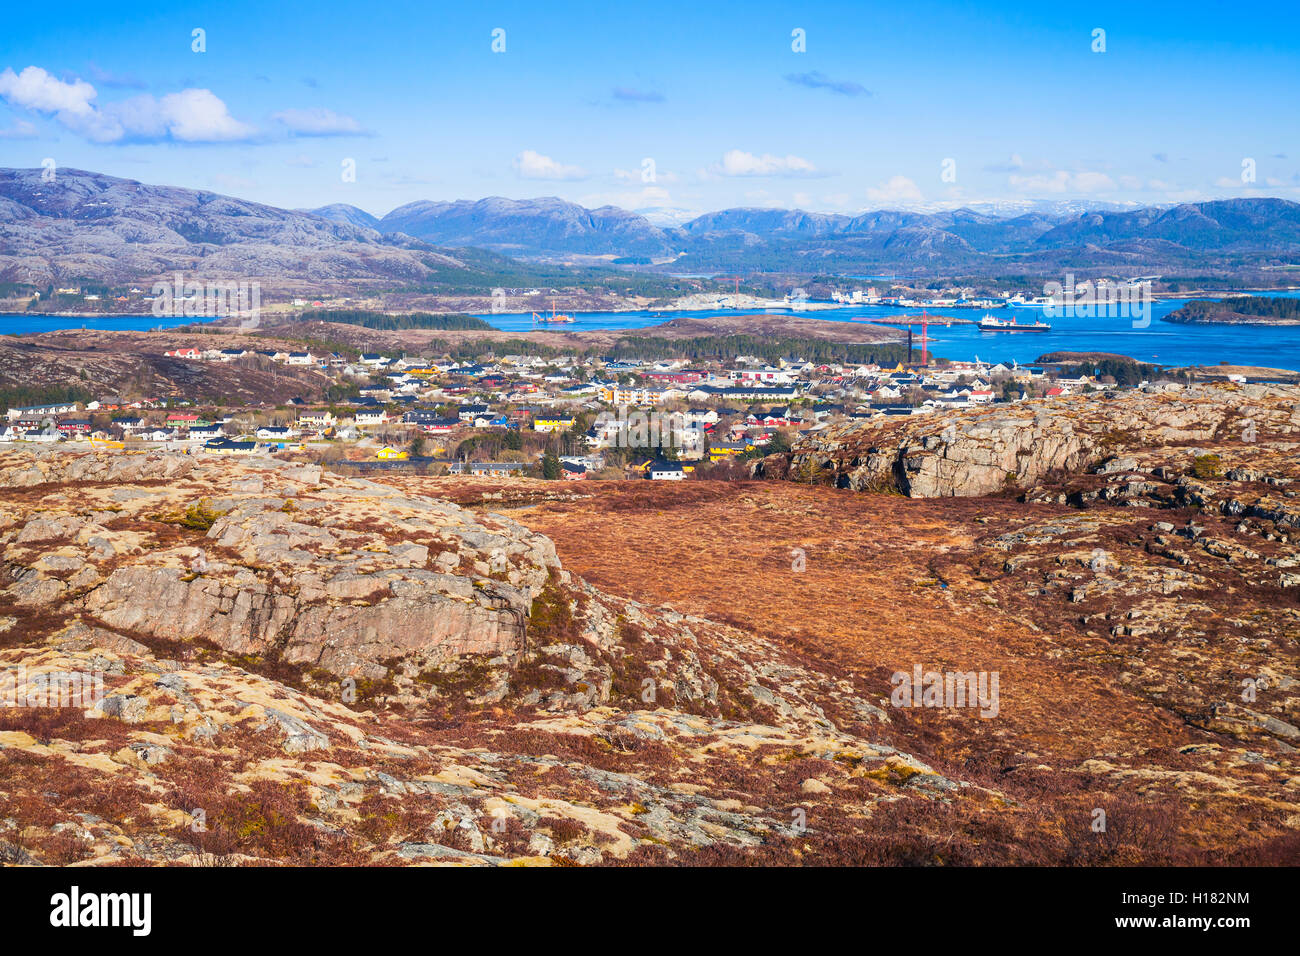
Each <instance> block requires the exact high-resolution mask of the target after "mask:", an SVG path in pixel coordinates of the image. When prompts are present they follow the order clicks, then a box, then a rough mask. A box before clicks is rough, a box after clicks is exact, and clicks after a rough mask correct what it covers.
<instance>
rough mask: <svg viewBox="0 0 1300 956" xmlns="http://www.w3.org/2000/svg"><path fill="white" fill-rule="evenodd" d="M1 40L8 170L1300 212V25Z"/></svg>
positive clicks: (1288, 19) (533, 30)
mask: <svg viewBox="0 0 1300 956" xmlns="http://www.w3.org/2000/svg"><path fill="white" fill-rule="evenodd" d="M466 6H470V7H471V8H470V9H465V7H466ZM4 17H5V23H4V30H3V35H2V36H0V165H3V166H25V167H33V166H39V165H40V164H41V162H42V160H44V159H46V158H47V157H48V158H51V159H53V160H55V162H56V163H57V164H58V165H59V166H66V167H78V168H85V169H93V170H96V171H100V172H105V173H110V174H113V175H118V176H124V177H128V178H132V179H139V180H142V181H145V182H152V183H164V184H168V185H176V186H185V187H190V188H201V189H211V190H215V191H218V192H223V193H229V194H232V195H237V196H241V197H244V198H248V199H254V200H258V201H262V202H268V203H272V204H275V205H281V206H290V207H312V206H319V205H323V204H325V203H331V202H348V203H352V204H354V205H357V206H360V207H361V208H363V209H366V210H367V211H369V212H372V213H375V214H383V213H385V212H387V211H389V210H390V209H393V208H395V207H396V206H399V205H401V204H402V203H406V202H410V201H412V200H416V199H464V198H469V199H477V198H480V197H482V196H489V195H502V196H510V197H515V198H522V197H529V196H542V195H558V196H562V197H564V198H566V199H570V200H574V201H577V202H581V203H583V204H584V205H588V206H594V205H601V204H604V203H613V204H616V205H620V206H624V207H626V208H631V209H652V210H657V213H656V215H658V216H660V217H665V218H667V217H672V216H678V217H682V216H686V215H689V214H693V213H699V212H703V211H707V210H711V209H720V208H725V207H728V206H737V205H751V206H781V207H795V206H798V207H802V208H805V209H810V210H817V211H828V212H848V213H853V212H858V211H860V210H863V209H871V208H895V207H904V206H910V207H920V208H926V207H929V206H937V205H954V204H962V203H975V202H987V201H1009V200H1025V199H1049V200H1071V199H1092V200H1108V201H1124V202H1140V203H1169V202H1176V201H1183V200H1200V199H1208V198H1220V197H1226V196H1242V195H1270V196H1283V197H1286V198H1291V199H1297V200H1300V122H1297V120H1298V119H1300V116H1298V115H1297V114H1298V113H1300V5H1297V4H1295V3H1294V2H1291V3H1271V2H1264V3H1255V4H1250V5H1244V4H1232V5H1229V4H1210V3H1196V2H1188V3H1180V4H1139V3H1132V2H1128V3H1105V2H1103V3H1096V2H1093V3H1071V2H1065V3H1055V4H1047V3H1044V4H1033V5H1029V4H1025V5H1021V4H1012V3H998V2H990V3H986V4H982V5H980V6H979V8H978V9H976V5H973V4H957V3H936V2H925V0H914V2H909V3H908V4H906V5H898V4H892V3H891V4H866V3H843V4H840V3H813V4H805V3H767V2H761V0H760V2H748V3H726V4H721V3H698V2H697V3H675V2H656V3H644V4H639V3H548V4H537V3H495V4H494V3H482V4H473V5H462V4H457V5H455V6H448V7H446V8H442V7H441V6H440V5H436V4H428V3H396V4H385V3H372V4H359V3H339V2H335V0H316V2H312V3H301V4H300V3H278V4H272V3H265V2H262V3H246V2H238V0H237V2H233V3H225V4H221V5H219V6H218V5H212V6H205V5H190V4H184V3H182V4H168V5H165V6H164V5H161V4H157V5H154V4H143V5H139V6H134V7H129V8H123V7H117V6H111V5H107V4H93V5H92V4H79V3H63V4H59V5H56V6H53V7H51V6H47V5H43V4H20V5H15V6H11V7H10V8H8V9H7V10H6V12H5V15H4ZM497 28H500V29H503V30H504V31H505V38H504V39H505V51H504V52H500V53H497V52H493V50H492V44H493V36H492V31H493V30H494V29H497ZM195 29H202V30H203V31H204V40H205V46H206V50H205V52H195V51H194V50H193V49H192V47H193V45H194V41H193V31H194V30H195ZM796 29H799V30H802V31H803V33H804V37H805V50H804V51H803V52H795V50H794V49H793V46H794V45H795V40H794V39H793V38H792V32H793V31H794V30H796ZM1097 29H1100V30H1104V31H1105V35H1104V43H1105V50H1104V52H1094V50H1093V47H1094V46H1095V45H1097V44H1096V40H1095V39H1094V30H1097ZM347 160H352V161H353V162H354V163H355V181H345V176H344V174H343V170H344V163H345V161H347ZM646 160H652V161H653V172H654V176H653V181H647V175H646V170H647V168H648V167H647V166H646ZM945 160H951V163H948V164H946V165H945ZM1246 160H1252V161H1253V166H1248V167H1247V171H1251V170H1253V175H1254V178H1253V181H1252V180H1249V178H1248V179H1247V181H1243V162H1245V161H1246ZM945 170H946V173H947V175H946V176H945Z"/></svg>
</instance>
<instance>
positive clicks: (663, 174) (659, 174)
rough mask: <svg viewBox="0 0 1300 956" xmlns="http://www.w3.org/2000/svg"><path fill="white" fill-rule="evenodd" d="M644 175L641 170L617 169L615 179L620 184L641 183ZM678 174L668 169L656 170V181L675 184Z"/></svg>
mask: <svg viewBox="0 0 1300 956" xmlns="http://www.w3.org/2000/svg"><path fill="white" fill-rule="evenodd" d="M642 176H643V173H642V171H641V170H639V169H616V170H614V179H616V180H617V181H618V182H620V183H639V182H644V180H643V179H642ZM677 178H678V177H677V174H676V173H674V172H672V171H670V170H667V169H656V170H655V179H654V181H655V182H657V183H669V184H672V183H675V182H677Z"/></svg>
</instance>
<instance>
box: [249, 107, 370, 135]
mask: <svg viewBox="0 0 1300 956" xmlns="http://www.w3.org/2000/svg"><path fill="white" fill-rule="evenodd" d="M271 119H273V120H275V121H277V122H278V123H280V124H282V125H283V126H285V127H286V128H287V129H288V130H289V131H290V132H292V133H295V134H297V135H298V136H357V135H360V134H361V133H364V132H365V130H363V129H362V128H361V124H360V123H358V122H357V121H356V120H355V119H353V118H352V117H351V116H345V115H344V114H342V113H336V112H334V111H333V110H327V109H324V108H322V107H316V108H315V109H309V110H280V112H278V113H272V114H271Z"/></svg>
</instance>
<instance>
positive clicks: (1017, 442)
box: [759, 385, 1300, 498]
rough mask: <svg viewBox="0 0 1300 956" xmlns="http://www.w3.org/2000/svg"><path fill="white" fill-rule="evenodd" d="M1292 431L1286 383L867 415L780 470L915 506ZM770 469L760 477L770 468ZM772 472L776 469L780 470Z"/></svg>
mask: <svg viewBox="0 0 1300 956" xmlns="http://www.w3.org/2000/svg"><path fill="white" fill-rule="evenodd" d="M1233 428H1236V429H1238V431H1240V432H1241V433H1242V434H1259V433H1262V432H1266V431H1267V432H1271V433H1274V434H1283V435H1291V434H1296V433H1300V388H1297V387H1294V386H1259V385H1251V386H1225V385H1197V386H1190V387H1187V388H1182V387H1179V386H1170V385H1162V386H1152V387H1150V388H1148V389H1142V390H1130V391H1125V392H1120V393H1112V394H1108V395H1102V396H1097V395H1092V396H1087V395H1077V396H1063V397H1059V398H1054V399H1045V400H1041V401H1033V402H1024V403H1018V404H1015V405H997V406H993V407H989V408H984V409H962V410H955V411H947V412H933V413H931V414H927V415H916V416H909V417H907V418H906V419H903V420H899V419H896V418H891V419H885V418H879V419H869V420H867V421H865V422H863V421H855V422H849V423H845V424H840V425H836V426H833V427H831V428H827V429H825V430H823V431H819V432H815V433H813V434H812V435H810V436H808V437H807V438H805V439H804V440H803V441H801V442H800V443H799V444H798V445H796V447H795V448H794V450H793V452H792V453H791V454H790V455H788V456H786V457H787V459H788V468H787V469H785V470H786V471H788V473H789V474H792V475H798V476H805V477H809V478H816V477H818V476H829V477H830V478H831V479H832V480H833V481H834V482H835V484H837V485H838V486H840V487H843V488H852V489H854V490H857V491H894V492H898V493H901V494H904V495H908V496H909V497H914V498H942V497H968V496H978V495H988V494H994V493H996V492H999V491H1004V490H1008V489H1015V490H1021V491H1023V490H1025V489H1027V488H1030V487H1032V486H1033V485H1034V484H1035V483H1037V482H1040V481H1042V480H1043V479H1045V478H1047V477H1048V476H1049V475H1052V474H1054V473H1058V472H1063V473H1074V472H1081V471H1083V470H1085V469H1087V468H1089V467H1090V466H1096V465H1102V463H1103V462H1107V460H1108V459H1109V460H1110V461H1109V463H1108V464H1104V465H1102V468H1101V471H1102V472H1103V473H1110V472H1117V471H1123V470H1126V469H1125V465H1124V459H1123V457H1122V456H1123V454H1124V452H1125V449H1127V448H1131V447H1142V448H1150V447H1152V446H1164V445H1185V444H1188V443H1196V442H1209V441H1211V440H1213V439H1215V437H1216V436H1222V437H1232V436H1231V434H1230V432H1231V430H1232V429H1233ZM771 470H773V469H772V466H771V464H769V463H763V464H761V465H760V466H759V473H764V472H767V471H771ZM777 470H780V469H777Z"/></svg>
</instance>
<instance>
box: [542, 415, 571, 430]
mask: <svg viewBox="0 0 1300 956" xmlns="http://www.w3.org/2000/svg"><path fill="white" fill-rule="evenodd" d="M572 427H573V419H572V418H536V419H534V420H533V430H534V431H539V432H560V431H564V429H566V428H572Z"/></svg>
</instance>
